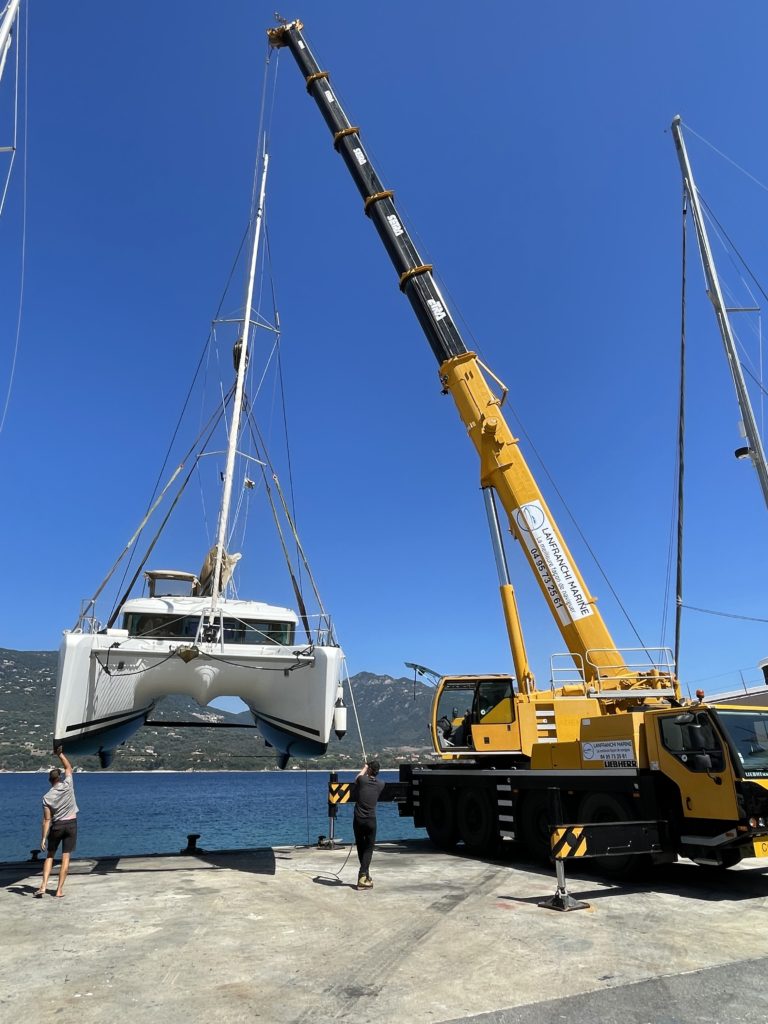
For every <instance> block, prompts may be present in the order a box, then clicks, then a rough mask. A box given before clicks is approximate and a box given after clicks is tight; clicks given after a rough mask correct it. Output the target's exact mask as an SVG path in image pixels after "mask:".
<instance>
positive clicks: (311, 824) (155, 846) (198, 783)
mask: <svg viewBox="0 0 768 1024" xmlns="http://www.w3.org/2000/svg"><path fill="white" fill-rule="evenodd" d="M354 776H355V773H353V772H340V773H339V779H340V781H342V782H348V781H351V780H352V779H353V778H354ZM381 777H382V778H383V779H384V780H385V781H390V782H394V781H397V772H394V771H392V772H387V771H383V772H382V773H381ZM48 788H49V785H48V776H47V774H45V773H43V772H35V773H23V772H18V773H16V772H3V773H0V821H2V827H1V828H0V861H20V860H27V859H28V858H29V856H30V851H31V850H33V849H35V848H37V847H39V846H40V821H41V819H42V802H41V801H42V797H43V795H44V794H45V793H46V792H47V791H48ZM75 797H76V799H77V803H78V807H79V809H80V813H79V815H78V839H77V850H76V852H75V856H77V857H115V856H117V857H120V856H129V855H135V854H150V853H178V852H179V851H180V850H181V849H182V848H183V847H185V846H186V845H187V835H188V834H189V833H195V832H196V833H199V835H200V839H199V840H198V845H199V846H200V847H201V848H202V849H204V850H234V849H248V848H251V847H261V846H286V845H304V844H315V843H316V842H317V839H318V836H319V835H327V834H328V772H305V771H302V770H295V771H291V770H288V771H284V772H279V771H274V772H98V773H97V772H87V773H86V772H78V773H75ZM352 810H353V805H352V804H344V805H341V806H340V807H339V810H338V817H337V819H336V836H337V837H339V838H341V839H343V840H347V841H348V840H351V838H352ZM424 835H425V833H424V831H423V830H421V829H415V828H414V827H413V823H412V822H411V820H410V819H409V818H400V817H399V816H398V813H397V805H396V804H392V803H383V804H380V805H379V810H378V838H379V839H408V838H417V837H423V836H424Z"/></svg>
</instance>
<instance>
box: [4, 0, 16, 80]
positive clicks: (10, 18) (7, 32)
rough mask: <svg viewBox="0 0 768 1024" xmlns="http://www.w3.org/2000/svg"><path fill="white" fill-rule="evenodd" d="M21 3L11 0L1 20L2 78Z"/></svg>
mask: <svg viewBox="0 0 768 1024" xmlns="http://www.w3.org/2000/svg"><path fill="white" fill-rule="evenodd" d="M20 3H21V0H10V3H9V4H8V6H7V7H6V9H5V14H4V16H3V20H2V22H0V79H1V78H2V77H3V71H4V69H5V58H6V57H7V56H8V51H9V50H10V48H11V30H12V28H13V23H14V21H15V20H16V15H17V14H18V11H19V4H20Z"/></svg>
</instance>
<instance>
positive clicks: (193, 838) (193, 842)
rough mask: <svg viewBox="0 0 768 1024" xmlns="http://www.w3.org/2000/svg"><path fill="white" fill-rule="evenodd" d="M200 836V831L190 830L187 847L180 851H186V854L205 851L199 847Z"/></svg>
mask: <svg viewBox="0 0 768 1024" xmlns="http://www.w3.org/2000/svg"><path fill="white" fill-rule="evenodd" d="M199 838H200V833H199V832H190V833H188V835H187V845H186V847H185V849H183V850H180V851H179V852H180V853H184V854H188V853H205V850H201V849H199V848H198V845H197V840H198V839H199Z"/></svg>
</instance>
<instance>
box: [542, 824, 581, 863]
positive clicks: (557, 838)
mask: <svg viewBox="0 0 768 1024" xmlns="http://www.w3.org/2000/svg"><path fill="white" fill-rule="evenodd" d="M551 843H552V856H553V857H554V858H555V859H556V860H565V858H566V857H586V856H588V854H587V837H586V834H585V830H584V828H582V826H581V825H570V826H567V827H566V828H556V829H554V831H553V832H552V838H551Z"/></svg>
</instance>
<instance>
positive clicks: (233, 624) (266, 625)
mask: <svg viewBox="0 0 768 1024" xmlns="http://www.w3.org/2000/svg"><path fill="white" fill-rule="evenodd" d="M293 629H294V625H293V623H292V622H257V621H253V620H252V619H224V643H225V644H285V645H289V644H292V643H293Z"/></svg>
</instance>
